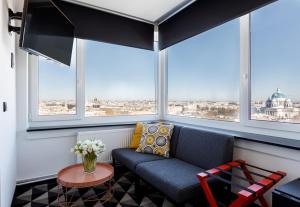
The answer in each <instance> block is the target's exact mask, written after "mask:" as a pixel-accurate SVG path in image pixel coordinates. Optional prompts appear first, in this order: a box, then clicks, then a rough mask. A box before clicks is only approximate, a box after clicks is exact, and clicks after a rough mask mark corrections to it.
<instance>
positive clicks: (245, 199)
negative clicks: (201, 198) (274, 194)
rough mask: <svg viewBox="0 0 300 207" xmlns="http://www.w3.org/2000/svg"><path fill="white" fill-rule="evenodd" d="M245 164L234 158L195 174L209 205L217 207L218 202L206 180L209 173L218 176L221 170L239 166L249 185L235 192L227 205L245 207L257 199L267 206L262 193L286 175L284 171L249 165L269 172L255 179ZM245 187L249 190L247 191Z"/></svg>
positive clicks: (263, 206)
mask: <svg viewBox="0 0 300 207" xmlns="http://www.w3.org/2000/svg"><path fill="white" fill-rule="evenodd" d="M247 166H248V164H247V163H246V162H245V161H243V160H236V161H233V162H229V163H227V164H223V165H220V166H218V167H217V168H218V169H217V168H213V169H210V170H207V171H205V172H202V173H199V174H198V175H197V177H198V179H199V181H200V185H201V187H202V188H203V191H204V193H205V196H206V198H207V201H208V203H209V205H210V206H211V207H218V204H217V201H216V199H215V197H214V195H213V193H212V191H211V189H210V187H209V184H208V182H207V179H208V177H209V176H210V175H213V176H218V175H219V174H221V173H222V171H221V170H224V171H230V170H232V169H233V168H235V167H239V168H240V169H241V170H242V172H243V173H244V176H245V177H246V179H247V180H248V182H249V184H250V186H248V187H247V188H246V189H243V190H241V191H239V192H238V193H237V198H236V199H235V200H234V201H233V202H232V203H231V204H230V205H229V206H228V207H245V206H247V205H249V204H251V203H253V202H255V201H256V200H257V199H258V200H259V202H260V203H261V206H262V207H269V205H268V203H267V202H266V200H265V198H264V197H263V195H264V193H266V192H267V191H268V190H269V189H270V188H271V187H273V186H274V185H275V184H276V183H278V182H279V181H280V180H281V179H282V178H283V177H284V176H286V173H285V172H281V171H277V172H271V171H268V170H265V169H262V168H258V167H256V166H252V165H249V166H250V167H256V168H258V169H260V170H262V171H266V172H268V173H270V174H269V175H268V176H265V178H264V179H262V180H259V181H255V180H254V179H253V176H252V173H251V172H250V171H249V170H248V168H247ZM247 189H248V190H249V191H247Z"/></svg>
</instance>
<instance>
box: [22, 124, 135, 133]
mask: <svg viewBox="0 0 300 207" xmlns="http://www.w3.org/2000/svg"><path fill="white" fill-rule="evenodd" d="M134 125H135V123H134V122H132V123H120V124H118V123H116V124H97V125H81V126H52V127H29V128H28V129H27V130H26V131H27V132H37V131H53V130H66V129H86V128H100V127H115V126H134Z"/></svg>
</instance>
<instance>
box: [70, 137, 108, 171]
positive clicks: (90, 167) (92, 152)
mask: <svg viewBox="0 0 300 207" xmlns="http://www.w3.org/2000/svg"><path fill="white" fill-rule="evenodd" d="M104 150H105V145H104V144H103V143H102V141H101V140H95V139H87V140H84V141H78V142H77V143H76V145H75V146H74V147H73V148H72V149H71V152H74V153H75V154H77V155H79V156H81V158H82V163H83V168H84V171H85V172H87V173H92V172H94V171H95V168H96V162H97V157H98V156H100V154H101V153H102V152H104Z"/></svg>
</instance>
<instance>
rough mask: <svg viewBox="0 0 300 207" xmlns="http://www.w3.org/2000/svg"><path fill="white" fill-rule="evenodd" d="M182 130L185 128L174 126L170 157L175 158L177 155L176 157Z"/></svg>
mask: <svg viewBox="0 0 300 207" xmlns="http://www.w3.org/2000/svg"><path fill="white" fill-rule="evenodd" d="M181 128H183V127H182V126H178V125H174V129H173V133H172V137H171V146H170V157H175V155H176V148H177V143H178V137H179V134H180V130H181Z"/></svg>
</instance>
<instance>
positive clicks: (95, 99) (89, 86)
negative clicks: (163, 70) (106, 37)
mask: <svg viewBox="0 0 300 207" xmlns="http://www.w3.org/2000/svg"><path fill="white" fill-rule="evenodd" d="M156 63H157V56H156V53H155V52H153V51H148V50H143V49H137V48H131V47H125V46H119V45H112V44H106V43H100V42H95V41H85V51H84V70H85V95H86V100H85V102H86V103H85V115H86V116H115V115H145V114H155V113H156V101H155V100H156V95H155V94H156V92H155V91H156V90H155V74H156V72H155V70H156Z"/></svg>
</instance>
